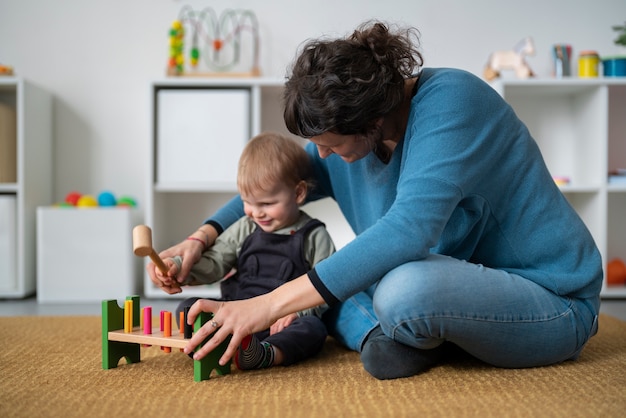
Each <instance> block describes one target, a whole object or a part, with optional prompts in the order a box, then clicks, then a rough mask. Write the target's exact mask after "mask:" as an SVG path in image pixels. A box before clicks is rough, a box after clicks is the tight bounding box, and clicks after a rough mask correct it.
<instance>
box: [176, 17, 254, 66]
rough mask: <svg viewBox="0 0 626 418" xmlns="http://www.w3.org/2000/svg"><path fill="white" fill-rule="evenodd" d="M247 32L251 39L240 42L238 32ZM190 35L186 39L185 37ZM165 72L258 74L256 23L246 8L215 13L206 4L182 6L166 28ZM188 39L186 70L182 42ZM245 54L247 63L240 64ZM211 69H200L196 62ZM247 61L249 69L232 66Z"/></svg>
mask: <svg viewBox="0 0 626 418" xmlns="http://www.w3.org/2000/svg"><path fill="white" fill-rule="evenodd" d="M186 28H187V30H186ZM246 31H247V32H250V34H251V42H243V41H244V39H243V37H242V34H243V33H244V32H246ZM189 38H190V39H189ZM169 40H170V46H169V60H168V64H167V75H170V76H181V75H197V76H211V75H228V76H231V77H232V76H244V77H252V76H259V75H260V73H261V72H260V70H259V24H258V21H257V18H256V15H255V14H254V13H253V12H252V11H250V10H232V9H228V10H225V11H224V12H222V14H221V15H220V16H219V18H218V16H217V13H216V12H215V11H214V10H213V9H212V8H210V7H207V8H204V9H202V10H200V11H195V10H194V9H193V8H191V7H190V6H184V7H183V8H182V9H181V10H180V12H179V14H178V19H177V20H175V21H174V22H173V23H172V26H171V28H170V31H169ZM186 40H190V44H191V47H190V48H189V67H188V68H189V69H190V70H191V71H185V58H184V55H185V41H186ZM242 51H243V52H245V53H248V52H249V53H250V55H251V58H250V60H249V62H246V63H243V64H242V65H240V64H241V58H242V56H243V55H244V54H243V53H242ZM201 63H203V64H204V65H205V67H206V68H207V69H208V70H210V71H213V72H200V71H199V65H200V64H201ZM247 64H250V66H251V69H250V71H249V72H245V71H244V72H234V70H235V68H236V67H242V66H243V65H247Z"/></svg>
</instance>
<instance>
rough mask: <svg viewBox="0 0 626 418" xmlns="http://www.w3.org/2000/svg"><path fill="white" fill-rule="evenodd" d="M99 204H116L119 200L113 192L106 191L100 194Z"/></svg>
mask: <svg viewBox="0 0 626 418" xmlns="http://www.w3.org/2000/svg"><path fill="white" fill-rule="evenodd" d="M98 205H100V206H116V205H117V200H116V199H115V196H114V195H113V193H111V192H109V191H104V192H102V193H100V194H99V195H98Z"/></svg>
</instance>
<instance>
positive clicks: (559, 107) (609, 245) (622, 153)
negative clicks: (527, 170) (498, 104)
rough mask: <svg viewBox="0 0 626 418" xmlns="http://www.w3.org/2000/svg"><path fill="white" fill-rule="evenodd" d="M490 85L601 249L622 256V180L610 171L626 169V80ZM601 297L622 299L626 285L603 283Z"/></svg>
mask: <svg viewBox="0 0 626 418" xmlns="http://www.w3.org/2000/svg"><path fill="white" fill-rule="evenodd" d="M493 87H494V88H495V89H496V90H497V91H498V92H499V93H500V94H501V95H502V97H504V99H505V100H506V101H507V102H508V103H510V104H511V106H512V107H513V109H514V110H515V112H516V113H517V115H518V116H519V117H520V119H521V120H523V121H524V122H525V123H526V125H527V126H528V128H529V130H530V132H531V134H532V135H533V137H534V138H535V140H536V141H537V143H538V144H539V148H540V149H541V152H542V154H543V157H544V159H545V161H546V164H547V166H548V169H549V170H550V172H551V173H552V175H553V176H559V177H567V178H569V179H570V183H569V184H568V185H565V186H562V187H561V191H562V192H563V194H564V195H565V196H566V198H567V199H568V200H569V202H570V203H571V204H572V206H573V207H574V209H575V210H576V211H577V212H578V214H579V215H580V216H581V218H582V219H583V221H584V222H585V224H586V225H587V227H588V228H589V230H590V231H591V234H592V235H593V237H594V239H595V241H596V244H597V245H598V248H599V249H600V252H601V254H602V259H603V262H604V266H605V271H606V265H607V263H608V261H610V260H611V259H613V258H618V257H619V258H621V259H622V260H626V185H617V184H609V182H608V172H609V170H615V169H617V168H626V79H624V78H597V79H578V78H574V77H572V78H564V79H529V80H498V81H496V82H494V84H493ZM601 295H602V297H603V298H626V286H607V285H606V282H605V283H604V284H603V286H602V293H601Z"/></svg>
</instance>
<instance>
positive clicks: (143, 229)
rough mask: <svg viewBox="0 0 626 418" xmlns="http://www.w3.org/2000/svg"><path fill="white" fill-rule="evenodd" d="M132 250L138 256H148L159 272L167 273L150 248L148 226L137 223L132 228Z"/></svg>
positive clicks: (150, 235)
mask: <svg viewBox="0 0 626 418" xmlns="http://www.w3.org/2000/svg"><path fill="white" fill-rule="evenodd" d="M133 252H134V253H135V255H136V256H139V257H146V256H148V257H150V260H152V262H153V263H154V265H155V266H157V268H158V269H159V270H161V273H163V274H165V275H167V271H168V269H167V266H166V265H165V263H164V262H163V260H161V257H159V255H158V254H157V253H156V251H154V248H152V230H151V229H150V227H148V226H146V225H137V226H136V227H134V228H133ZM174 283H176V281H174ZM177 284H178V283H177Z"/></svg>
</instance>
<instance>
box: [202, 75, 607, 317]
mask: <svg viewBox="0 0 626 418" xmlns="http://www.w3.org/2000/svg"><path fill="white" fill-rule="evenodd" d="M306 150H307V152H308V153H309V155H310V157H311V159H312V161H313V164H314V166H315V173H316V182H317V188H316V190H315V194H313V195H312V196H310V198H311V199H312V200H315V199H319V198H322V197H331V198H333V199H335V200H336V202H337V203H338V205H339V207H340V209H341V211H342V213H343V215H344V216H345V217H346V219H347V221H348V223H349V224H350V226H351V227H352V229H353V230H354V232H355V234H356V235H357V236H356V238H355V239H354V240H353V241H352V242H350V243H349V244H347V245H346V246H345V247H344V248H342V249H341V250H339V251H337V252H336V253H335V254H334V255H332V256H330V257H329V258H327V259H326V260H323V261H321V262H320V263H318V264H317V265H316V266H315V268H314V270H312V271H311V272H309V277H310V278H311V280H312V282H313V284H314V285H315V287H316V288H317V289H318V291H320V293H321V294H322V296H323V297H324V299H325V300H326V301H327V302H328V303H334V302H336V301H337V300H340V301H341V300H345V299H347V298H348V297H350V296H351V295H353V294H354V293H356V292H358V291H361V290H364V289H366V288H367V287H369V286H370V285H371V284H373V283H374V282H376V281H377V280H379V279H380V278H381V277H382V276H383V275H384V274H385V273H386V272H388V271H390V270H391V269H393V268H394V267H397V266H399V265H402V264H404V263H406V262H409V261H416V260H420V259H423V258H424V257H426V256H428V255H429V254H430V253H437V254H444V255H449V256H452V257H455V258H458V259H462V260H468V261H470V262H473V263H480V264H483V265H485V266H487V267H492V268H497V269H502V270H505V271H508V272H511V273H515V274H518V275H520V276H523V277H525V278H527V279H529V280H532V281H533V282H536V283H538V284H539V285H541V286H543V287H545V288H547V289H549V290H551V291H553V292H554V293H556V294H559V295H569V296H573V297H578V298H597V296H598V294H599V292H600V288H601V285H602V261H601V257H600V254H599V252H598V249H597V248H596V245H595V243H594V241H593V238H592V237H591V234H590V233H589V231H588V230H587V228H586V227H585V225H584V224H583V222H582V221H581V219H580V218H579V216H578V215H577V214H576V212H575V211H574V210H573V209H572V207H571V206H570V205H569V203H568V202H567V200H566V199H565V198H564V196H563V195H562V194H561V192H560V191H559V189H558V187H557V186H556V185H555V183H554V181H553V180H552V178H551V175H550V173H549V172H548V170H547V168H546V166H545V164H544V161H543V158H542V156H541V154H540V151H539V149H538V147H537V144H536V143H535V141H534V140H533V138H532V137H531V136H530V133H529V132H528V130H527V128H526V127H525V125H524V124H523V123H522V122H521V121H520V120H519V119H518V118H517V116H516V115H515V113H514V111H513V110H512V108H511V107H510V106H509V105H508V104H507V103H506V102H505V101H504V100H503V99H502V98H501V97H500V96H499V95H498V94H497V93H496V92H495V91H494V90H493V89H492V88H491V87H490V86H488V85H487V84H486V83H484V82H483V81H482V80H480V79H479V78H477V77H475V76H473V75H472V74H470V73H467V72H464V71H460V70H454V69H428V68H427V69H424V70H423V72H422V75H421V77H420V80H419V88H418V91H417V94H416V95H415V96H414V97H413V99H412V102H411V110H410V116H409V120H408V125H407V130H406V133H405V137H404V139H403V140H402V141H401V142H400V143H399V144H398V145H397V147H396V149H395V150H394V153H393V155H392V158H391V161H390V162H389V163H388V164H383V163H382V162H381V161H380V160H378V158H377V157H376V156H375V155H374V154H373V153H370V154H369V155H368V156H367V157H365V158H363V159H361V160H358V161H356V162H354V163H351V164H348V163H346V162H344V161H343V160H341V158H339V157H338V156H336V155H334V154H333V155H331V156H329V157H328V158H326V159H321V158H320V157H319V155H318V153H317V150H316V147H315V145H314V144H312V143H309V144H307V146H306ZM242 214H243V212H242V210H241V202H240V201H239V199H237V198H235V199H234V200H232V201H231V202H230V203H229V204H228V205H227V206H226V207H224V208H222V209H221V210H220V211H219V212H218V213H217V214H216V215H215V216H214V217H212V218H210V219H211V220H213V221H215V222H217V223H219V224H220V225H222V226H223V227H226V226H228V225H230V223H232V222H234V220H235V219H236V218H235V217H239V216H241V215H242ZM596 308H597V306H596Z"/></svg>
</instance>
